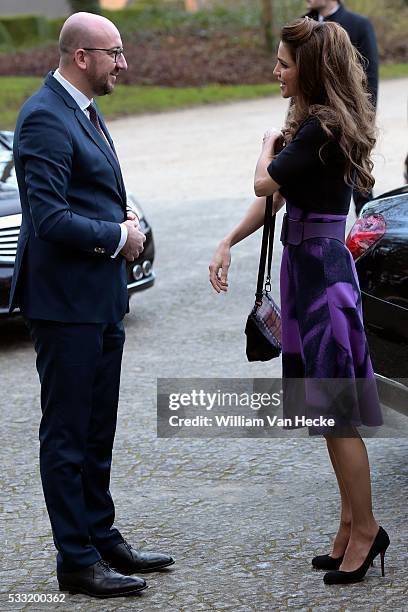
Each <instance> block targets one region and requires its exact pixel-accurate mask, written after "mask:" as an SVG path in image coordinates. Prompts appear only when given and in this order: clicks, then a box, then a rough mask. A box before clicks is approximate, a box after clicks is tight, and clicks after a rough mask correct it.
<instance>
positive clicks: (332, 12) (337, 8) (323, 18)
mask: <svg viewBox="0 0 408 612" xmlns="http://www.w3.org/2000/svg"><path fill="white" fill-rule="evenodd" d="M340 7H341V4H340V2H339V3H338V5H337V6H336V7H335V8H334V9H333V10H332V11H331V13H329V14H328V15H326V16H325V17H322V16H321V15H319V21H324V20H325V19H327V17H332V16H333V15H334V14H335V13H337V11H338V10H339V8H340Z"/></svg>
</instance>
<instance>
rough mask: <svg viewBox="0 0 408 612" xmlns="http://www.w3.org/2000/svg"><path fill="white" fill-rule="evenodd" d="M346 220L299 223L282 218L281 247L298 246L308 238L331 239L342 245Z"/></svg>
mask: <svg viewBox="0 0 408 612" xmlns="http://www.w3.org/2000/svg"><path fill="white" fill-rule="evenodd" d="M345 231H346V220H345V219H344V220H343V221H327V222H320V221H301V220H299V219H291V218H290V217H289V216H288V213H285V214H284V216H283V223H282V232H281V237H280V239H281V242H282V244H283V245H287V244H294V245H297V244H300V243H301V242H303V241H304V240H308V239H309V238H333V239H335V240H340V242H343V243H344V235H345Z"/></svg>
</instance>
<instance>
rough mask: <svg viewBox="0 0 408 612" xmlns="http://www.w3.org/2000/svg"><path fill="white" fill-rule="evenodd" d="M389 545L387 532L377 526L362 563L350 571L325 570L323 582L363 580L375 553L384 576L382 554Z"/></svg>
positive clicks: (334, 582) (338, 582)
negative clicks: (377, 528) (379, 557)
mask: <svg viewBox="0 0 408 612" xmlns="http://www.w3.org/2000/svg"><path fill="white" fill-rule="evenodd" d="M389 545H390V538H389V537H388V533H387V532H386V531H385V529H383V528H382V527H380V528H379V530H378V532H377V535H376V536H375V538H374V542H373V543H372V545H371V548H370V550H369V551H368V555H367V556H366V558H365V559H364V561H363V563H362V564H361V565H360V567H358V568H357V569H356V570H353V571H352V572H343V571H342V570H337V571H334V572H327V574H325V575H324V576H323V581H324V583H325V584H349V583H351V582H360V580H363V578H364V576H365V575H366V573H367V570H368V568H369V565H370V563H372V561H373V559H374V558H375V557H376V556H377V555H381V574H382V575H383V576H384V555H385V551H386V550H387V548H388V546H389Z"/></svg>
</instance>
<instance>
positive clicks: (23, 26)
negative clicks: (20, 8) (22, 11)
mask: <svg viewBox="0 0 408 612" xmlns="http://www.w3.org/2000/svg"><path fill="white" fill-rule="evenodd" d="M0 27H2V29H4V30H5V31H6V32H7V34H8V35H9V37H10V39H11V42H12V43H13V44H14V45H17V46H18V45H22V44H27V42H33V43H35V42H39V41H41V40H47V39H49V37H50V32H49V26H48V19H47V18H46V17H43V16H41V15H18V16H13V17H0ZM0 36H1V33H0ZM8 44H10V40H9V41H8Z"/></svg>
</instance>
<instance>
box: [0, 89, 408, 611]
mask: <svg viewBox="0 0 408 612" xmlns="http://www.w3.org/2000/svg"><path fill="white" fill-rule="evenodd" d="M407 86H408V81H407V80H402V81H390V82H387V83H385V84H383V85H382V87H381V97H380V109H379V119H380V125H381V127H382V137H381V139H380V142H379V147H378V151H379V152H382V154H383V155H384V159H382V158H381V157H380V156H378V158H377V163H376V176H377V181H378V186H377V188H376V189H377V193H378V192H380V191H383V190H385V189H388V188H391V187H394V186H396V185H397V184H399V183H400V182H401V173H402V161H403V157H404V154H405V153H406V151H405V147H406V140H407V139H406V129H407V125H406V120H407V117H406V97H405V96H406V91H407ZM285 108H286V103H284V102H282V101H281V100H280V99H277V98H273V99H267V100H259V101H256V102H242V103H238V104H233V105H223V106H219V107H209V108H201V109H194V110H188V111H183V112H177V113H168V114H164V115H155V116H146V117H138V118H129V119H123V120H120V121H116V122H114V123H112V124H111V125H110V129H111V131H112V134H113V137H114V139H115V141H116V143H117V147H118V149H119V154H120V157H121V160H122V165H123V168H124V174H125V177H126V180H127V183H128V185H129V186H130V187H131V188H132V189H133V191H134V192H135V194H137V196H138V198H139V199H140V201H141V203H142V204H143V205H144V208H145V211H146V213H147V215H148V218H149V219H150V220H151V222H152V225H153V227H154V233H155V239H156V244H157V261H156V265H155V267H156V272H157V276H158V278H157V284H156V286H155V288H154V289H152V290H149V291H146V292H145V293H144V294H140V295H139V296H135V297H134V298H133V299H132V303H131V305H132V311H131V313H130V315H129V316H128V317H127V318H126V333H127V343H126V350H125V358H124V367H123V384H122V391H121V403H120V418H119V426H118V432H117V438H116V443H115V457H114V466H113V478H112V493H113V496H114V498H115V500H116V504H117V524H118V526H119V527H120V529H121V530H122V531H123V533H124V535H126V537H127V538H128V540H129V541H130V542H131V543H132V544H133V545H135V546H141V547H145V548H152V549H159V550H163V551H166V550H169V551H171V552H172V553H173V554H174V556H175V558H176V560H177V564H176V565H175V566H174V568H173V569H171V570H170V571H168V572H163V573H161V574H152V575H151V577H149V583H150V584H151V585H152V588H151V589H150V590H148V591H147V592H145V593H144V594H143V595H141V596H140V597H138V598H135V599H120V600H116V601H115V600H114V601H110V602H101V601H97V600H89V599H87V598H85V597H82V596H80V595H77V596H72V597H71V596H67V601H66V602H65V603H61V604H55V603H54V604H53V605H52V607H53V608H55V609H61V610H64V609H65V610H83V609H87V610H95V611H96V610H98V611H100V610H122V609H123V610H125V609H129V610H143V611H150V610H160V611H163V610H165V611H169V612H170V611H176V610H177V611H183V612H184V611H185V612H195V611H198V610H233V611H236V612H241V611H242V612H243V611H247V610H248V611H249V610H257V611H258V610H264V611H266V612H269V611H270V610H286V609H293V610H325V611H326V610H327V611H329V610H330V611H332V610H350V609H352V610H364V611H367V610H385V609H393V610H403V609H406V584H407V569H406V558H407V548H406V537H405V530H406V500H407V493H408V483H407V480H408V478H407V476H408V472H407V461H406V455H407V443H406V440H404V439H401V438H394V439H387V438H375V439H370V440H368V443H367V444H368V449H369V455H370V459H371V465H372V473H373V494H374V500H375V511H376V515H377V518H378V521H379V522H380V523H381V524H382V525H383V526H384V527H385V528H386V529H387V531H389V533H390V537H391V546H390V548H389V550H388V552H387V555H386V558H385V561H386V576H385V578H381V576H380V570H379V562H378V561H377V562H376V567H375V568H374V569H371V570H370V572H369V576H368V578H367V579H366V581H365V582H363V583H361V584H357V585H352V586H350V587H344V588H336V587H326V586H324V585H323V583H322V573H321V572H316V571H312V569H311V567H310V559H311V557H312V556H314V555H315V554H317V553H324V552H326V551H327V552H328V551H329V543H330V539H331V537H332V535H333V534H334V532H335V530H336V522H337V510H338V496H337V492H336V486H335V480H334V476H333V474H332V471H331V467H330V464H329V460H328V456H327V451H326V448H325V444H324V442H323V441H322V440H320V439H319V440H310V439H303V438H302V439H290V440H278V439H273V440H261V439H259V440H256V439H254V440H253V439H229V440H225V439H224V440H219V439H218V440H216V439H212V440H177V439H166V440H158V439H157V438H156V417H155V406H156V403H155V400H156V398H155V389H156V386H155V385H156V378H157V377H158V376H161V377H164V376H167V377H193V376H195V377H211V376H214V377H269V376H273V375H279V373H280V365H279V362H278V361H276V360H275V361H273V362H270V363H267V364H249V363H248V362H247V361H246V358H245V353H244V348H245V343H244V335H243V327H244V322H245V318H246V316H247V313H248V311H249V308H250V307H251V304H252V301H253V292H254V285H255V278H256V268H257V253H258V249H259V239H260V237H259V235H257V236H254V237H252V238H250V239H248V240H247V241H246V242H245V243H243V244H242V245H239V246H238V247H237V248H236V249H235V252H234V253H233V266H232V268H231V291H230V292H229V294H228V295H223V296H218V295H215V294H214V293H213V292H212V290H211V289H210V286H209V284H208V280H207V277H208V271H207V266H208V262H209V259H210V256H211V254H212V251H213V249H214V247H215V245H216V243H217V241H218V240H219V239H220V238H221V237H222V235H223V234H224V233H225V232H226V230H227V229H228V228H229V227H231V225H232V224H233V223H235V222H236V221H237V220H238V219H239V218H240V216H241V215H242V213H243V211H244V210H245V208H246V206H247V205H248V203H249V201H250V198H251V185H252V176H253V168H254V165H255V162H256V159H257V154H258V151H259V147H260V142H261V138H262V134H263V130H264V128H265V127H267V126H270V125H275V126H280V125H281V124H282V121H283V118H284V113H285ZM276 274H277V263H275V266H274V276H275V278H276ZM0 393H1V411H0V436H1V440H2V445H1V447H0V460H1V463H2V465H3V470H2V473H1V476H0V486H1V504H2V522H1V535H2V546H1V549H0V561H1V570H0V579H1V587H0V588H1V591H2V593H1V595H0V608H1V609H2V610H7V611H8V610H13V609H29V610H43V609H44V610H45V609H49V607H50V606H49V605H48V606H47V605H46V604H10V603H8V601H7V598H8V593H28V594H30V593H31V594H33V593H35V592H37V593H42V594H45V593H52V594H57V590H56V580H55V576H54V573H53V571H54V549H53V546H52V544H51V533H50V528H49V523H48V518H47V515H46V512H45V509H44V503H43V498H42V492H41V487H40V482H39V473H38V462H37V452H38V442H37V429H38V422H39V413H40V410H39V385H38V381H37V375H36V372H35V360H34V353H33V350H32V348H31V345H30V342H29V340H28V338H27V336H26V334H25V331H24V327H23V326H22V325H21V323H20V322H19V321H18V320H16V321H13V322H11V323H7V324H6V323H2V324H1V325H0Z"/></svg>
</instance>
